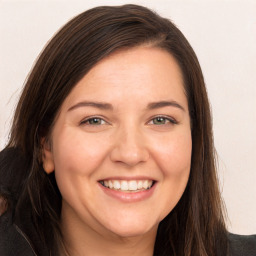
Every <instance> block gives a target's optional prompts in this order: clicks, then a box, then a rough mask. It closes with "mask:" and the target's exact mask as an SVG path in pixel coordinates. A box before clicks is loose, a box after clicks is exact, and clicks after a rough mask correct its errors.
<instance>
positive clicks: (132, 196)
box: [99, 182, 156, 203]
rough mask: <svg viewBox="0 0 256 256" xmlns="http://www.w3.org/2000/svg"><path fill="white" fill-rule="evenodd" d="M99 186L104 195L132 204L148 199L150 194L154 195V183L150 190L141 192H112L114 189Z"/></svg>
mask: <svg viewBox="0 0 256 256" xmlns="http://www.w3.org/2000/svg"><path fill="white" fill-rule="evenodd" d="M99 186H100V188H101V189H102V190H103V191H104V193H106V194H107V195H108V196H110V197H112V198H115V199H117V200H120V201H122V202H127V203H134V202H139V201H142V200H146V199H148V198H149V197H151V196H152V194H153V193H154V190H155V187H156V182H155V184H154V185H153V186H152V187H151V188H150V189H146V190H142V191H139V192H123V191H121V190H114V189H110V188H107V187H104V186H103V185H101V184H100V183H99Z"/></svg>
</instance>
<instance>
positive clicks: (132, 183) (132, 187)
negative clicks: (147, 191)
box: [128, 180, 138, 191]
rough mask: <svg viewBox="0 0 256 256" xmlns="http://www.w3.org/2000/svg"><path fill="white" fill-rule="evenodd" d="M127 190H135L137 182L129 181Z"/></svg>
mask: <svg viewBox="0 0 256 256" xmlns="http://www.w3.org/2000/svg"><path fill="white" fill-rule="evenodd" d="M128 184H129V190H133V191H134V190H137V187H138V186H137V182H136V181H135V180H130V181H129V183H128Z"/></svg>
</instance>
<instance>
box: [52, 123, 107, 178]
mask: <svg viewBox="0 0 256 256" xmlns="http://www.w3.org/2000/svg"><path fill="white" fill-rule="evenodd" d="M56 138H57V139H56V140H55V141H54V143H53V154H54V164H55V171H56V172H59V171H61V172H62V173H63V172H68V173H70V174H71V173H72V174H81V175H84V174H87V175H89V174H90V173H93V172H94V170H95V169H97V167H98V166H99V165H100V164H101V162H102V161H103V160H104V158H105V155H106V152H107V149H106V147H105V145H104V143H102V141H104V140H101V139H100V138H98V137H97V136H85V133H83V132H82V131H77V130H74V131H73V129H68V128H67V129H63V130H62V131H61V133H59V136H58V137H57V136H56Z"/></svg>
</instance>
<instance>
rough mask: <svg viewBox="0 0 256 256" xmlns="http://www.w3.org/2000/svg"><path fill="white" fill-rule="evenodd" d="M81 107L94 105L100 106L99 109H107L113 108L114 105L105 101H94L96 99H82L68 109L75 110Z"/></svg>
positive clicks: (95, 106)
mask: <svg viewBox="0 0 256 256" xmlns="http://www.w3.org/2000/svg"><path fill="white" fill-rule="evenodd" d="M80 107H94V108H99V109H105V110H113V106H112V105H111V104H109V103H105V102H94V101H82V102H79V103H77V104H75V105H74V106H72V107H70V108H69V109H68V111H71V110H74V109H76V108H80Z"/></svg>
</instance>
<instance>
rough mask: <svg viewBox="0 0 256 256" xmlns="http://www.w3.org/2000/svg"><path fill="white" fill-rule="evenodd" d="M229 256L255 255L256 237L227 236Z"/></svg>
mask: <svg viewBox="0 0 256 256" xmlns="http://www.w3.org/2000/svg"><path fill="white" fill-rule="evenodd" d="M228 240H229V255H230V256H254V255H256V235H236V234H231V233H230V234H229V235H228Z"/></svg>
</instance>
